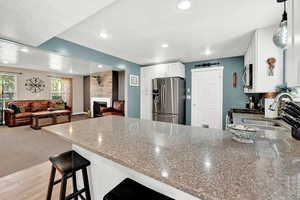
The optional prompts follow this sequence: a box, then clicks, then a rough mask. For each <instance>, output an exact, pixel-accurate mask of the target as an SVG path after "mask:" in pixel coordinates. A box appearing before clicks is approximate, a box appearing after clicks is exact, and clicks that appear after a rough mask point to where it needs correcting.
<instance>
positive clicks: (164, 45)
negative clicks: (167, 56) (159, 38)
mask: <svg viewBox="0 0 300 200" xmlns="http://www.w3.org/2000/svg"><path fill="white" fill-rule="evenodd" d="M161 47H162V48H168V47H169V45H168V44H167V43H164V44H162V45H161Z"/></svg>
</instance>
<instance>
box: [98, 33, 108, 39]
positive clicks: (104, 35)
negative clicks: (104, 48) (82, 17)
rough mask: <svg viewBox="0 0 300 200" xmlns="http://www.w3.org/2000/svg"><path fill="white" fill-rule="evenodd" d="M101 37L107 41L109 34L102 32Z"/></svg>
mask: <svg viewBox="0 0 300 200" xmlns="http://www.w3.org/2000/svg"><path fill="white" fill-rule="evenodd" d="M99 36H100V37H101V38H103V39H107V38H108V34H107V33H106V32H101V33H100V34H99Z"/></svg>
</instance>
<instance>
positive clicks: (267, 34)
mask: <svg viewBox="0 0 300 200" xmlns="http://www.w3.org/2000/svg"><path fill="white" fill-rule="evenodd" d="M276 28H277V27H276V26H273V27H267V28H263V29H258V30H256V31H255V33H254V35H253V37H252V38H251V42H250V45H249V47H248V50H247V52H246V54H245V66H249V65H250V64H252V66H253V68H252V73H251V71H250V73H251V75H250V76H249V74H247V77H248V78H249V77H252V88H245V90H244V91H245V92H246V93H265V92H274V91H275V90H276V86H278V85H281V84H282V83H283V51H282V50H281V49H279V48H277V47H276V46H275V44H274V43H273V40H272V38H273V33H274V32H275V30H276ZM269 58H275V59H276V63H275V68H274V69H273V75H270V74H269V64H268V63H267V60H268V59H269ZM247 73H249V71H247Z"/></svg>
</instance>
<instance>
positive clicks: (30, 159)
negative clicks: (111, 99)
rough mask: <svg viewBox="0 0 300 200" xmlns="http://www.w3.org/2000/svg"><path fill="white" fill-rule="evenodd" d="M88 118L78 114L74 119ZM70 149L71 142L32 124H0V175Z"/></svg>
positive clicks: (45, 159) (35, 163) (41, 161)
mask: <svg viewBox="0 0 300 200" xmlns="http://www.w3.org/2000/svg"><path fill="white" fill-rule="evenodd" d="M86 118H87V117H84V116H78V117H74V119H73V118H72V120H73V121H77V120H83V119H86ZM70 149H71V144H70V143H68V142H66V141H64V140H62V139H61V138H59V137H58V136H55V135H52V134H50V133H46V132H44V131H41V130H33V129H31V128H30V126H20V127H15V128H8V127H6V126H0V177H3V176H6V175H8V174H11V173H14V172H16V171H19V170H22V169H25V168H28V167H32V166H34V165H37V164H40V163H43V162H45V161H47V160H48V158H49V156H51V155H55V154H58V153H62V152H64V151H67V150H70Z"/></svg>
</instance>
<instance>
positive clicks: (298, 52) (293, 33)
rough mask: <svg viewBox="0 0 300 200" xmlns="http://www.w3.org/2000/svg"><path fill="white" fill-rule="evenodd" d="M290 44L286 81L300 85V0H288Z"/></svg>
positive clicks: (289, 84) (291, 85) (293, 85)
mask: <svg viewBox="0 0 300 200" xmlns="http://www.w3.org/2000/svg"><path fill="white" fill-rule="evenodd" d="M288 4H289V11H288V15H289V16H288V29H289V39H290V40H289V46H288V50H287V62H286V64H287V65H286V81H287V84H288V86H289V87H295V86H300V1H299V0H290V1H288Z"/></svg>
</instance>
